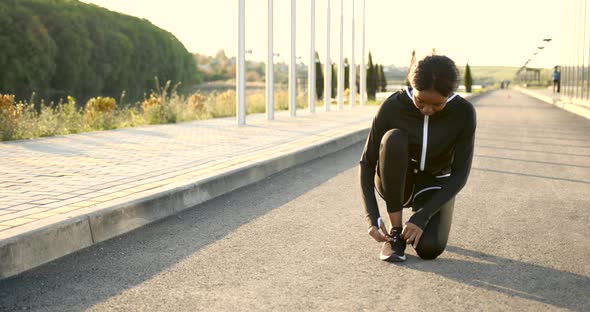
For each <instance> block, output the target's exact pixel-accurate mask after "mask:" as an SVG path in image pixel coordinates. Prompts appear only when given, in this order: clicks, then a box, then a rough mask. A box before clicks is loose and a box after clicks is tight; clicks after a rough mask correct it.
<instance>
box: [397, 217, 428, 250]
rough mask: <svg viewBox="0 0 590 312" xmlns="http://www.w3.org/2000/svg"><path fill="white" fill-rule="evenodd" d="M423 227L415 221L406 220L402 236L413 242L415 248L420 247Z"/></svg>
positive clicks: (410, 242)
mask: <svg viewBox="0 0 590 312" xmlns="http://www.w3.org/2000/svg"><path fill="white" fill-rule="evenodd" d="M422 233H423V231H422V229H421V228H419V227H418V226H417V225H415V224H414V223H410V222H406V225H405V226H404V229H403V230H402V238H403V239H405V240H406V243H408V244H412V246H413V247H414V249H415V248H416V247H418V242H419V241H420V237H422Z"/></svg>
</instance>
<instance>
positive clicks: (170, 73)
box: [0, 0, 199, 103]
mask: <svg viewBox="0 0 590 312" xmlns="http://www.w3.org/2000/svg"><path fill="white" fill-rule="evenodd" d="M0 12H1V13H2V14H0V39H1V40H0V42H2V43H4V44H3V45H2V49H0V93H8V94H15V95H16V98H17V100H21V99H28V98H29V97H30V96H31V93H32V92H35V93H36V94H37V95H38V97H39V98H44V99H46V100H52V101H57V100H59V99H60V98H62V99H63V98H65V97H66V96H68V95H71V96H74V97H75V98H77V99H78V103H85V102H86V100H87V99H88V98H90V97H94V96H97V95H100V96H108V97H114V98H119V97H120V96H121V93H122V92H123V91H125V93H126V98H127V99H129V100H131V101H134V100H140V99H142V98H143V96H144V94H145V93H147V92H149V91H150V89H152V88H153V86H154V77H158V78H159V80H160V81H162V82H166V81H168V80H170V81H171V82H172V84H173V85H174V84H176V83H178V82H182V84H183V85H184V86H187V87H188V86H190V85H192V84H193V83H196V82H198V81H199V77H198V72H197V65H196V62H195V59H194V58H193V57H192V55H191V54H190V53H188V51H187V50H186V48H185V47H184V46H183V45H182V43H181V42H180V41H179V40H178V39H177V38H176V37H174V35H172V34H171V33H169V32H167V31H165V30H163V29H160V28H158V27H156V26H154V25H153V24H151V23H150V22H149V21H147V20H145V19H139V18H136V17H132V16H128V15H124V14H120V13H116V12H112V11H109V10H107V9H104V8H101V7H99V6H97V5H90V4H85V3H82V2H79V1H64V0H60V1H57V0H52V1H48V0H19V1H0Z"/></svg>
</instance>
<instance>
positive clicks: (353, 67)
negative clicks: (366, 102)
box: [348, 0, 356, 108]
mask: <svg viewBox="0 0 590 312" xmlns="http://www.w3.org/2000/svg"><path fill="white" fill-rule="evenodd" d="M351 41H352V51H351V53H352V54H351V55H350V75H349V77H348V78H349V79H348V80H349V81H350V82H349V84H350V90H349V91H350V107H351V108H353V107H354V105H355V104H356V103H355V102H356V63H355V62H354V0H352V36H351Z"/></svg>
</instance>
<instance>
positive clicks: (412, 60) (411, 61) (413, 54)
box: [406, 50, 416, 87]
mask: <svg viewBox="0 0 590 312" xmlns="http://www.w3.org/2000/svg"><path fill="white" fill-rule="evenodd" d="M414 63H416V50H412V59H410V67H408V73H407V75H406V86H408V87H409V86H410V85H411V84H410V80H409V78H408V76H409V75H410V70H412V66H414Z"/></svg>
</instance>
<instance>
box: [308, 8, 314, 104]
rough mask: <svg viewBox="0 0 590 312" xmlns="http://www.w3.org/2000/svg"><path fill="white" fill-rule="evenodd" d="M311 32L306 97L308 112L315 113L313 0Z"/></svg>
mask: <svg viewBox="0 0 590 312" xmlns="http://www.w3.org/2000/svg"><path fill="white" fill-rule="evenodd" d="M310 19H311V31H310V37H311V39H310V43H309V70H308V71H307V73H308V75H307V76H308V78H307V80H308V85H309V87H308V88H307V93H308V94H307V95H308V98H309V112H310V113H315V75H316V72H315V62H316V59H315V0H311V17H310Z"/></svg>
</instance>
